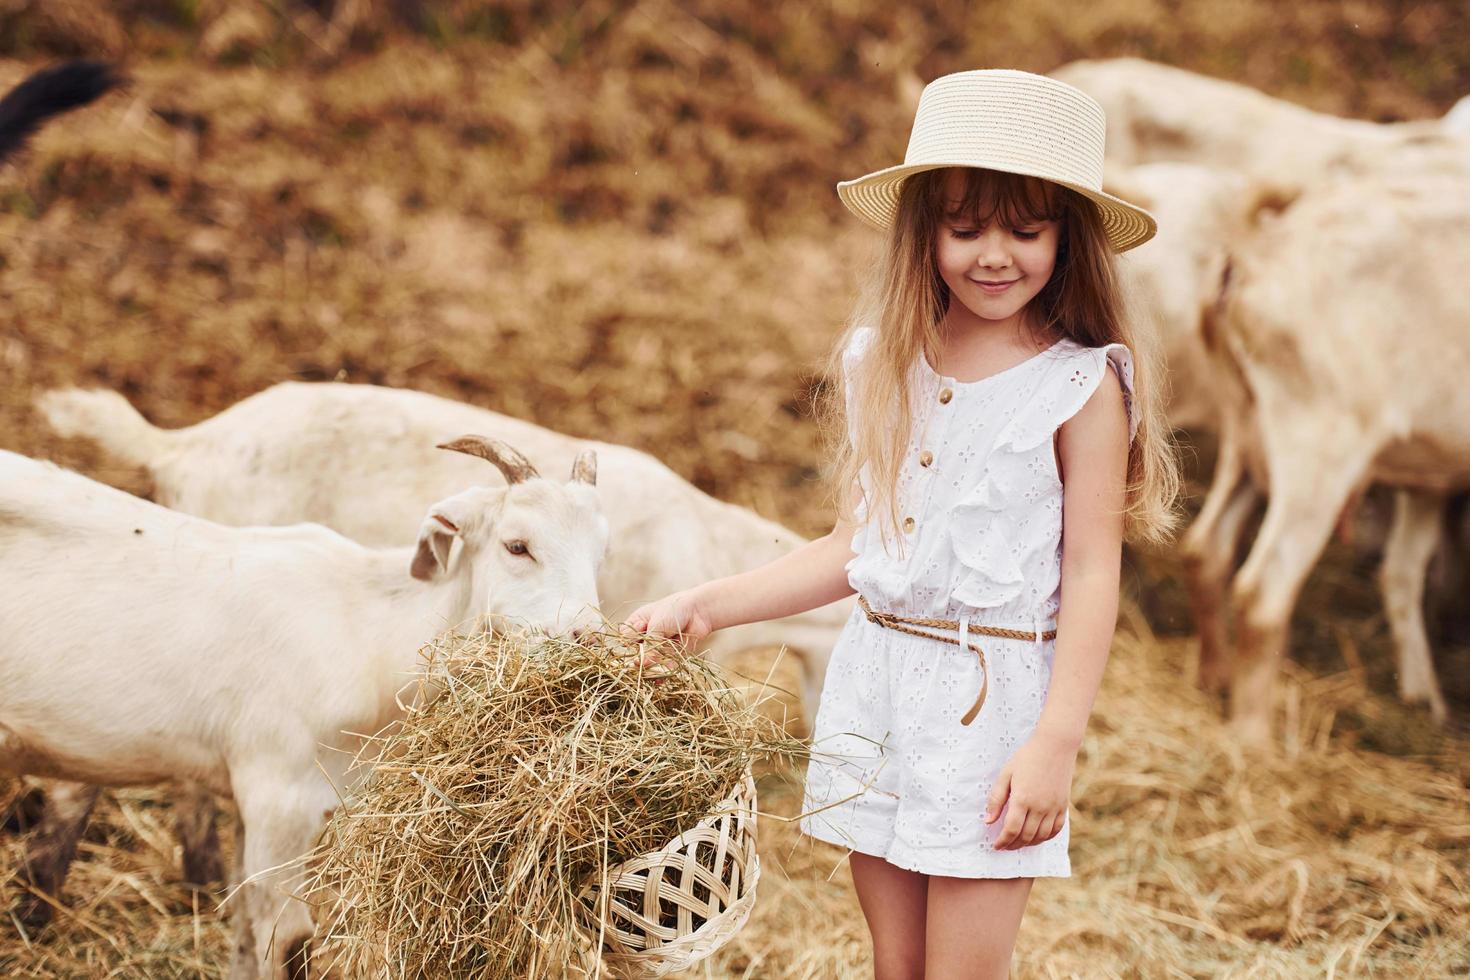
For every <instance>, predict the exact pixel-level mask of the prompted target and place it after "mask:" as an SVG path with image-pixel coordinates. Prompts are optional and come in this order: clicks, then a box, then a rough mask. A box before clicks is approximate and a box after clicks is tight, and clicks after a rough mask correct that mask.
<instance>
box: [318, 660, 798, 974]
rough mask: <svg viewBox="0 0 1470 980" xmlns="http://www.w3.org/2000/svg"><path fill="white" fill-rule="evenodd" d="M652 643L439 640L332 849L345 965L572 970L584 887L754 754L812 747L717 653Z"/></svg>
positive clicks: (659, 839)
mask: <svg viewBox="0 0 1470 980" xmlns="http://www.w3.org/2000/svg"><path fill="white" fill-rule="evenodd" d="M652 646H653V644H652V643H651V642H650V643H649V644H648V648H649V649H651V648H652ZM638 651H639V644H638V643H637V642H636V641H633V640H630V639H628V638H624V637H619V636H618V635H617V634H616V633H611V632H608V633H599V634H593V635H592V636H590V637H586V636H584V637H582V638H581V639H579V640H576V641H573V640H570V639H555V638H536V639H526V638H524V637H515V636H504V635H497V634H489V633H478V634H474V635H460V634H453V633H449V634H445V635H444V636H442V637H440V638H439V639H438V640H437V641H436V642H435V643H433V644H431V645H430V646H429V647H428V648H426V651H425V655H426V658H427V663H426V669H425V672H424V674H423V679H422V680H421V681H420V687H421V689H420V691H419V695H420V696H419V698H418V699H417V702H416V703H417V705H418V706H417V707H414V708H413V709H412V710H411V711H410V712H409V715H408V716H407V718H406V719H405V720H404V721H402V722H400V723H396V724H395V725H394V726H392V727H391V728H390V729H388V730H385V731H384V732H383V733H381V734H380V735H379V736H378V737H376V738H375V739H374V740H373V742H372V745H371V747H370V749H368V750H366V751H364V753H362V754H361V755H360V756H359V759H358V762H357V764H358V765H360V766H361V765H372V766H373V767H374V768H373V769H372V771H371V773H370V774H368V776H367V777H366V779H365V782H364V785H363V788H362V790H361V792H360V794H359V795H358V796H356V798H354V799H353V800H351V801H348V802H347V804H346V805H344V806H343V807H341V808H340V809H339V810H338V811H337V814H336V816H335V817H334V818H333V820H332V821H331V823H330V825H329V827H328V829H327V832H326V835H325V836H324V838H323V843H322V845H321V847H320V848H318V851H317V857H318V860H319V864H318V867H317V871H316V877H317V880H318V882H319V883H320V884H322V885H325V886H328V888H329V889H330V892H329V893H328V894H331V893H334V897H332V898H331V899H330V902H329V907H328V908H327V909H326V910H325V913H324V914H322V915H320V916H319V919H318V921H319V922H320V923H321V926H320V928H319V931H320V932H321V933H323V934H322V935H321V936H319V939H320V941H321V942H322V943H323V945H325V946H327V947H328V948H330V949H332V950H333V955H332V958H333V959H334V960H335V961H336V962H337V963H338V965H340V966H342V967H343V968H345V972H346V975H348V976H368V975H378V974H377V971H378V970H381V969H382V968H384V967H385V966H386V967H387V969H388V971H389V974H390V975H391V976H395V977H421V976H455V977H483V978H494V977H507V978H509V977H516V978H523V977H534V976H543V975H563V974H564V973H565V972H566V970H567V964H570V963H585V962H586V960H585V952H584V951H585V949H586V940H585V939H584V938H583V937H584V936H585V935H586V933H585V932H583V931H582V929H581V928H580V927H579V923H580V922H584V921H585V919H583V918H582V916H583V915H585V910H584V909H579V908H578V904H579V899H578V893H579V892H580V891H581V890H582V889H583V887H584V886H586V885H587V884H589V883H591V882H594V881H598V880H600V879H601V878H602V876H603V875H604V874H605V872H606V869H607V868H608V867H611V866H612V865H615V864H617V863H618V862H620V861H623V860H627V859H629V858H632V857H635V856H637V855H640V854H643V853H646V852H649V851H653V850H656V849H658V848H660V847H663V846H664V845H665V844H667V843H668V842H669V841H670V839H672V838H673V837H676V836H677V835H678V834H680V833H681V832H683V831H684V830H687V829H689V828H690V827H692V826H693V825H694V824H695V823H697V822H698V821H699V820H700V819H701V818H703V817H705V816H706V815H707V814H709V812H710V811H711V810H712V809H713V808H714V806H715V805H716V804H717V803H719V802H720V801H721V800H723V799H724V798H725V797H727V796H728V795H729V794H730V793H731V792H732V791H733V790H734V788H735V786H736V784H737V783H738V782H739V781H740V780H741V779H742V777H743V776H744V774H745V773H746V771H747V769H748V768H749V767H750V766H751V764H752V763H753V762H754V761H755V760H756V759H757V757H770V756H772V755H774V756H776V757H778V758H780V757H784V758H788V759H795V758H796V757H797V756H799V755H800V753H801V752H802V751H803V748H802V744H801V743H800V742H798V741H796V740H794V739H791V738H789V737H787V736H786V735H785V734H784V733H783V732H782V731H781V729H780V728H779V727H778V726H777V725H776V724H775V723H774V722H773V721H771V720H770V719H769V718H768V717H767V716H766V715H764V714H763V713H762V712H761V711H760V710H759V708H758V706H756V705H753V704H750V703H748V702H747V701H746V700H745V699H743V698H741V697H740V696H739V695H738V694H737V693H736V692H734V691H733V690H731V689H730V688H729V687H727V686H726V685H725V684H724V683H723V682H722V680H721V678H720V676H719V675H718V674H717V672H716V671H715V669H714V668H713V667H711V666H710V665H709V664H708V663H706V662H705V661H703V660H700V659H699V658H696V657H689V656H686V655H684V654H683V653H682V652H681V651H679V650H678V649H677V648H675V647H673V646H672V645H667V644H663V643H662V642H661V641H660V645H659V651H660V654H659V655H660V657H661V658H663V662H662V663H661V664H660V665H659V666H658V667H656V668H653V669H652V670H650V669H649V668H646V667H641V666H639V658H638V656H637V653H638ZM651 673H652V674H655V675H656V676H650V674H651Z"/></svg>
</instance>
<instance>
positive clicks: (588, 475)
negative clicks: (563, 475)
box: [572, 449, 597, 487]
mask: <svg viewBox="0 0 1470 980" xmlns="http://www.w3.org/2000/svg"><path fill="white" fill-rule="evenodd" d="M572 479H573V480H576V481H577V482H579V483H588V484H591V485H592V486H594V487H595V486H597V450H595V449H584V450H582V451H581V452H580V453H578V454H577V458H576V459H575V460H573V461H572Z"/></svg>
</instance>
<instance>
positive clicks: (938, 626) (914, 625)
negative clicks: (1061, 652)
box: [858, 595, 1057, 725]
mask: <svg viewBox="0 0 1470 980" xmlns="http://www.w3.org/2000/svg"><path fill="white" fill-rule="evenodd" d="M858 605H859V606H860V607H862V610H863V615H864V616H867V617H868V622H870V623H876V624H877V625H879V626H883V627H886V628H888V629H891V630H897V631H898V632H900V633H907V634H908V635H910V636H922V637H924V638H925V639H929V640H939V641H940V642H941V643H952V644H954V645H955V646H960V645H962V643H963V645H964V646H966V647H968V648H969V649H970V650H971V651H973V652H974V654H975V656H977V657H979V658H980V696H979V697H978V698H976V699H975V703H974V704H973V705H971V706H970V710H969V711H966V712H965V716H964V717H963V718H961V719H960V724H961V725H968V724H969V723H970V722H972V721H974V720H975V716H976V715H978V714H979V713H980V708H981V707H982V706H983V705H984V704H985V695H986V694H988V693H989V691H990V668H988V667H987V666H986V665H985V651H984V650H982V649H980V648H979V647H978V646H976V645H975V644H973V643H971V642H969V639H970V636H969V634H971V633H978V634H980V635H981V636H995V637H1000V638H1001V639H1003V640H1037V639H1040V640H1054V639H1056V636H1057V631H1056V630H1047V631H1046V632H1044V633H1041V634H1038V633H1037V632H1036V631H1035V630H1013V629H1006V628H1005V627H1003V626H981V625H975V624H973V623H968V622H967V623H964V624H963V625H961V624H960V623H958V622H956V621H955V620H953V619H922V618H920V617H918V616H899V615H897V614H896V613H883V612H875V611H874V610H873V607H872V606H870V605H868V600H867V598H866V597H864V596H861V595H859V596H858ZM929 630H954V631H955V632H956V633H959V632H960V631H961V630H963V631H964V634H965V637H964V640H963V641H961V640H960V639H959V638H958V637H954V636H945V635H944V634H943V633H931V632H929Z"/></svg>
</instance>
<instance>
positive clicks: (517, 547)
mask: <svg viewBox="0 0 1470 980" xmlns="http://www.w3.org/2000/svg"><path fill="white" fill-rule="evenodd" d="M505 550H506V551H509V552H510V553H511V554H513V555H529V554H530V553H531V549H530V548H527V547H526V542H524V541H520V540H517V541H507V542H506V543H505Z"/></svg>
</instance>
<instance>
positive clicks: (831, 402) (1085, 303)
mask: <svg viewBox="0 0 1470 980" xmlns="http://www.w3.org/2000/svg"><path fill="white" fill-rule="evenodd" d="M946 173H947V170H946V169H939V170H928V171H923V172H921V173H918V174H915V175H914V176H912V177H910V178H909V179H908V180H907V181H905V182H904V186H903V189H902V191H901V192H900V196H899V204H898V212H897V217H896V218H895V220H894V225H893V230H892V232H891V233H890V235H889V238H888V243H887V247H886V249H885V250H884V252H883V253H882V256H881V258H880V259H879V261H878V263H877V275H875V276H872V277H870V278H869V280H868V284H867V287H866V288H865V290H864V292H863V295H862V297H861V299H860V300H859V303H858V306H857V309H856V311H855V312H854V315H853V317H852V319H851V320H850V322H849V324H848V329H847V330H846V331H845V332H844V333H843V336H842V338H841V339H840V340H839V341H838V343H837V346H836V347H835V348H834V349H833V351H832V353H831V356H830V358H829V360H828V376H829V377H834V378H839V379H841V378H842V377H843V352H844V351H845V350H847V348H848V345H849V344H850V343H851V341H852V337H853V334H854V333H855V332H856V331H857V330H859V329H861V328H863V327H865V326H871V327H874V328H875V330H876V336H875V337H874V338H872V340H871V342H870V343H869V345H868V347H867V349H866V352H865V353H864V355H863V357H862V359H861V361H860V363H859V364H858V366H857V370H856V371H855V372H854V373H853V376H852V377H851V378H848V379H846V383H847V384H850V385H851V389H852V413H851V415H850V416H849V412H848V407H847V406H846V405H845V404H844V399H843V398H842V396H841V390H842V389H841V386H839V387H838V389H837V395H836V397H828V398H827V399H826V400H825V403H824V408H823V410H822V414H823V417H824V419H825V421H826V423H827V425H826V429H827V435H828V439H829V442H830V443H831V444H832V449H833V455H834V457H835V460H834V464H833V466H832V468H831V471H830V475H831V480H832V485H831V490H832V496H833V498H834V500H835V502H836V506H837V511H838V514H839V515H840V516H841V517H843V518H844V519H846V520H855V519H856V514H855V509H856V504H857V503H858V501H859V500H861V499H862V498H861V497H860V496H859V495H858V490H857V488H858V487H859V486H861V484H860V483H859V480H858V477H859V474H860V473H862V472H863V471H864V469H865V468H866V471H867V474H868V477H869V480H868V486H867V499H866V500H865V501H863V503H864V504H865V509H866V512H867V519H868V520H877V521H879V524H878V527H879V528H880V532H881V534H882V538H883V540H884V541H885V542H886V541H887V540H888V539H889V537H890V535H892V536H894V537H896V538H898V539H899V540H902V538H901V536H900V535H898V526H899V516H898V500H897V493H896V487H897V484H898V474H899V470H900V468H901V466H902V462H903V456H904V453H905V451H906V449H907V446H908V442H909V436H910V430H911V428H912V426H913V423H914V412H913V405H912V401H911V399H912V397H913V392H912V390H911V389H912V384H911V379H912V373H911V372H912V370H913V367H914V365H915V364H916V363H917V361H918V358H919V357H922V356H926V355H927V356H928V357H929V358H930V360H931V363H934V364H937V363H939V359H938V357H937V354H938V352H939V350H940V347H941V345H942V340H943V336H942V333H943V323H944V317H945V313H946V311H947V310H948V309H949V303H950V295H949V287H948V286H947V285H945V283H944V280H943V278H942V277H941V276H940V274H939V266H938V263H937V260H936V258H935V246H936V242H937V239H938V234H939V232H940V230H941V229H942V228H943V227H944V225H945V222H946V220H947V218H949V217H952V216H954V215H955V214H960V215H964V216H966V219H967V220H969V219H971V218H973V220H974V221H975V222H977V223H978V224H980V225H983V224H985V223H987V222H989V221H990V220H992V219H994V220H998V221H1000V222H1001V224H1002V225H1003V226H1005V227H1008V228H1014V227H1022V226H1025V225H1028V224H1034V223H1036V222H1039V221H1045V220H1055V221H1058V222H1059V223H1060V227H1059V229H1058V231H1059V235H1058V239H1057V258H1056V265H1055V267H1054V269H1053V271H1052V275H1051V278H1050V279H1049V280H1048V281H1047V284H1046V285H1045V286H1044V287H1042V290H1041V291H1040V292H1039V293H1037V295H1036V296H1035V297H1034V298H1033V299H1032V300H1031V302H1030V304H1029V305H1028V312H1029V313H1030V314H1031V315H1030V316H1029V317H1028V320H1029V322H1030V324H1031V328H1032V330H1033V331H1034V332H1035V334H1036V337H1035V339H1036V340H1037V342H1038V344H1040V343H1041V342H1043V341H1044V342H1046V343H1054V342H1056V341H1058V340H1061V339H1062V338H1064V337H1066V338H1070V339H1072V340H1074V341H1076V342H1077V343H1079V344H1081V345H1083V346H1085V347H1101V346H1103V345H1104V344H1110V343H1120V344H1124V345H1126V346H1127V347H1128V349H1129V350H1130V351H1131V352H1132V353H1133V402H1132V411H1133V413H1134V415H1135V417H1136V418H1137V421H1138V428H1137V431H1136V433H1135V435H1134V438H1133V442H1132V445H1131V446H1130V447H1129V450H1128V484H1127V490H1126V496H1125V504H1124V534H1125V537H1127V538H1128V539H1129V540H1133V541H1150V542H1161V541H1165V540H1167V539H1168V537H1169V536H1170V534H1171V533H1172V532H1173V530H1174V528H1175V527H1176V525H1177V524H1178V521H1179V515H1178V514H1177V513H1176V511H1175V509H1174V502H1175V500H1176V498H1177V497H1178V495H1179V469H1178V464H1177V461H1176V455H1175V447H1174V441H1173V437H1172V434H1171V430H1170V427H1169V424H1168V422H1167V420H1166V419H1165V417H1164V413H1163V401H1162V398H1161V397H1160V395H1161V392H1160V388H1159V382H1160V381H1161V379H1162V372H1161V365H1160V357H1159V349H1158V343H1157V339H1156V338H1155V337H1154V336H1153V335H1152V334H1151V333H1150V332H1148V331H1147V330H1146V329H1145V330H1135V329H1134V325H1133V323H1132V321H1131V320H1130V318H1128V317H1127V316H1126V315H1125V313H1124V309H1123V296H1122V292H1121V290H1120V288H1119V285H1118V282H1117V277H1116V273H1115V271H1114V260H1113V252H1112V249H1111V248H1110V247H1109V245H1108V241H1107V236H1106V235H1105V234H1104V231H1103V226H1102V220H1101V217H1100V216H1099V214H1098V212H1097V209H1096V208H1095V207H1094V206H1093V204H1092V202H1091V201H1089V200H1087V198H1085V197H1083V196H1082V195H1080V194H1077V193H1075V192H1073V191H1071V190H1068V189H1067V188H1065V187H1062V186H1060V185H1058V184H1053V183H1050V182H1048V181H1043V180H1039V179H1036V178H1033V177H1023V176H1019V175H1016V174H1009V173H1002V172H1000V171H994V170H981V169H978V168H974V167H968V168H964V173H965V192H964V197H963V199H962V200H961V201H960V202H959V207H958V208H957V209H948V208H947V202H946V201H945V175H946Z"/></svg>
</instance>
